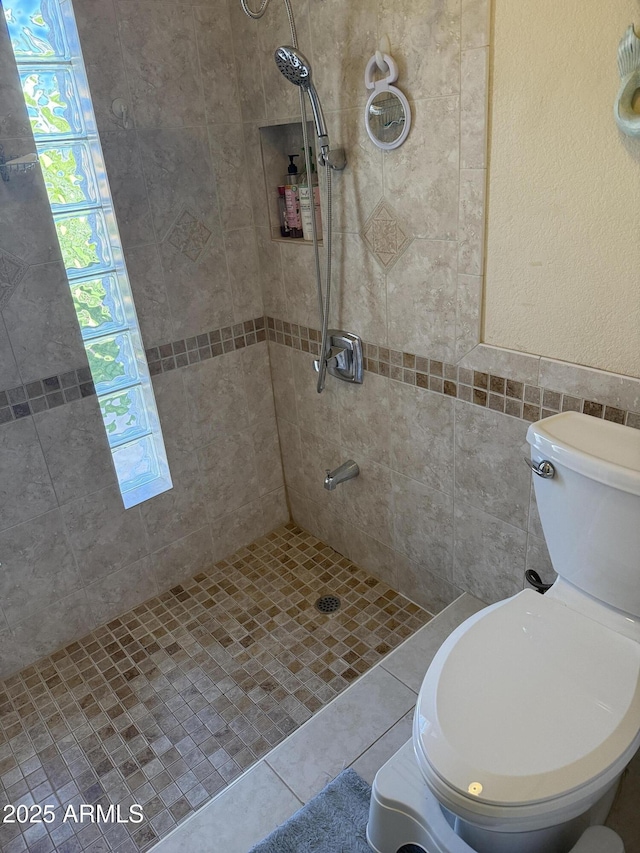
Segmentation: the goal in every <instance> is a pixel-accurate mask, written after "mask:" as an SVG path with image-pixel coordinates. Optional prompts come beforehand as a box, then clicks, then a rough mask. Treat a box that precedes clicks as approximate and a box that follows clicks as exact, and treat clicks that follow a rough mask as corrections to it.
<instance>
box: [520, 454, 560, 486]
mask: <svg viewBox="0 0 640 853" xmlns="http://www.w3.org/2000/svg"><path fill="white" fill-rule="evenodd" d="M524 461H525V462H526V463H527V465H528V466H529V468H531V470H532V471H533V473H534V474H537V475H538V477H543V478H544V479H545V480H551V479H553V477H555V475H556V469H555V468H554V467H553V465H552V464H551V462H549V460H548V459H541V460H540V461H539V462H533V461H532V460H531V459H529V458H528V457H527V456H525V457H524Z"/></svg>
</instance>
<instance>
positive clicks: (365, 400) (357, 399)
mask: <svg viewBox="0 0 640 853" xmlns="http://www.w3.org/2000/svg"><path fill="white" fill-rule="evenodd" d="M340 391H341V394H340V406H339V414H340V435H341V440H342V442H343V443H344V444H348V445H349V446H350V447H351V448H352V450H353V451H354V453H356V454H357V457H356V458H358V459H361V458H362V459H367V458H369V459H374V460H375V461H376V462H379V463H381V464H382V465H386V466H388V465H389V462H390V450H389V446H390V441H391V420H392V418H391V413H390V411H389V380H388V379H386V378H385V377H383V376H376V375H375V374H371V375H370V376H367V381H366V382H365V383H363V384H362V385H349V384H346V385H345V387H344V388H341V389H340ZM394 414H395V413H394Z"/></svg>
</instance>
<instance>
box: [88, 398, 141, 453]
mask: <svg viewBox="0 0 640 853" xmlns="http://www.w3.org/2000/svg"><path fill="white" fill-rule="evenodd" d="M99 403H100V411H101V412H102V420H103V421H104V428H105V429H106V431H107V438H108V439H109V444H110V445H111V446H112V447H115V446H117V445H119V444H124V442H126V441H131V440H132V439H134V438H137V437H139V436H143V435H148V433H149V421H148V419H147V414H146V411H145V403H144V398H143V396H142V391H141V389H140V387H139V386H136V387H134V388H125V389H123V390H122V391H117V392H116V393H115V394H106V395H105V396H104V397H100V399H99Z"/></svg>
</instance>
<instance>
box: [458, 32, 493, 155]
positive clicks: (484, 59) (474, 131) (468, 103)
mask: <svg viewBox="0 0 640 853" xmlns="http://www.w3.org/2000/svg"><path fill="white" fill-rule="evenodd" d="M461 59H462V66H461V71H462V74H461V83H462V88H461V93H460V168H462V169H484V168H485V167H486V164H487V97H486V92H487V85H488V74H489V49H488V48H486V47H482V48H478V49H477V50H463V51H462V55H461Z"/></svg>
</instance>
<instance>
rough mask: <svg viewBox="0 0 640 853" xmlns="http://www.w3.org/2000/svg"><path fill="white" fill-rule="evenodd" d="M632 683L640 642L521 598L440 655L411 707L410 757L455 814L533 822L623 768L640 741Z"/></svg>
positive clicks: (496, 609) (556, 605)
mask: <svg viewBox="0 0 640 853" xmlns="http://www.w3.org/2000/svg"><path fill="white" fill-rule="evenodd" d="M639 677H640V644H638V643H636V642H634V641H633V640H630V639H628V638H627V637H624V636H622V635H620V634H618V633H616V632H614V631H612V630H610V629H609V628H607V627H605V626H604V625H601V624H598V623H597V622H595V621H593V620H592V619H589V618H587V617H585V616H583V615H582V614H580V613H577V612H575V611H573V610H571V609H570V608H568V607H566V605H564V604H563V603H561V602H560V601H557V600H554V599H553V598H550V597H548V596H541V595H538V594H537V593H534V592H532V591H530V590H524V591H523V592H521V593H518V594H517V595H516V596H514V597H512V598H510V599H507V600H506V601H502V602H499V603H498V604H495V605H492V606H491V607H489V608H486V609H485V610H484V611H481V612H480V613H478V614H476V615H475V616H473V617H471V618H470V619H468V620H467V621H466V622H465V623H463V625H461V626H460V627H459V628H458V629H457V630H456V631H454V632H453V634H451V635H450V637H449V638H448V639H447V641H445V643H444V644H443V646H442V647H441V648H440V650H439V652H438V653H437V655H436V656H435V658H434V660H433V663H432V664H431V666H430V668H429V670H428V672H427V674H426V676H425V679H424V682H423V684H422V688H421V690H420V695H419V697H418V702H417V706H416V715H415V721H414V738H413V740H414V749H415V752H416V758H417V760H418V763H419V765H420V767H421V769H422V772H423V775H424V777H425V779H426V781H427V783H428V784H429V786H430V787H431V788H432V790H434V792H435V793H436V795H437V796H438V799H440V801H441V802H442V803H443V805H445V806H447V807H449V808H451V809H452V810H453V811H455V812H456V813H460V810H461V808H462V810H463V811H464V812H465V813H466V814H468V815H474V816H475V817H476V818H477V817H481V816H483V815H484V816H486V817H487V818H488V819H491V820H494V819H495V817H496V814H497V813H499V815H500V816H501V817H506V816H508V815H510V816H512V817H513V818H514V819H516V818H517V819H518V820H520V821H521V822H522V820H524V821H525V823H527V818H528V817H531V818H532V819H533V823H532V824H531V825H532V826H533V825H535V823H536V820H535V816H536V815H537V814H540V815H542V814H544V815H545V816H546V817H547V818H548V815H549V811H550V810H553V811H555V810H556V809H555V807H556V806H557V807H558V811H559V812H562V811H563V810H564V811H566V809H567V808H569V809H570V810H572V808H573V806H574V805H575V806H576V808H577V805H578V804H580V807H582V804H583V801H584V799H585V797H587V798H588V797H590V796H591V795H592V794H595V793H599V792H601V790H602V787H603V786H604V785H607V784H610V783H611V782H613V781H614V780H615V778H616V776H617V775H618V774H619V773H620V772H622V770H623V769H624V767H625V766H626V764H627V763H628V761H629V760H630V759H631V757H632V756H633V754H634V753H635V751H636V749H637V748H638V744H639V743H640V735H639V730H640V687H639ZM554 801H557V802H554Z"/></svg>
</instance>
